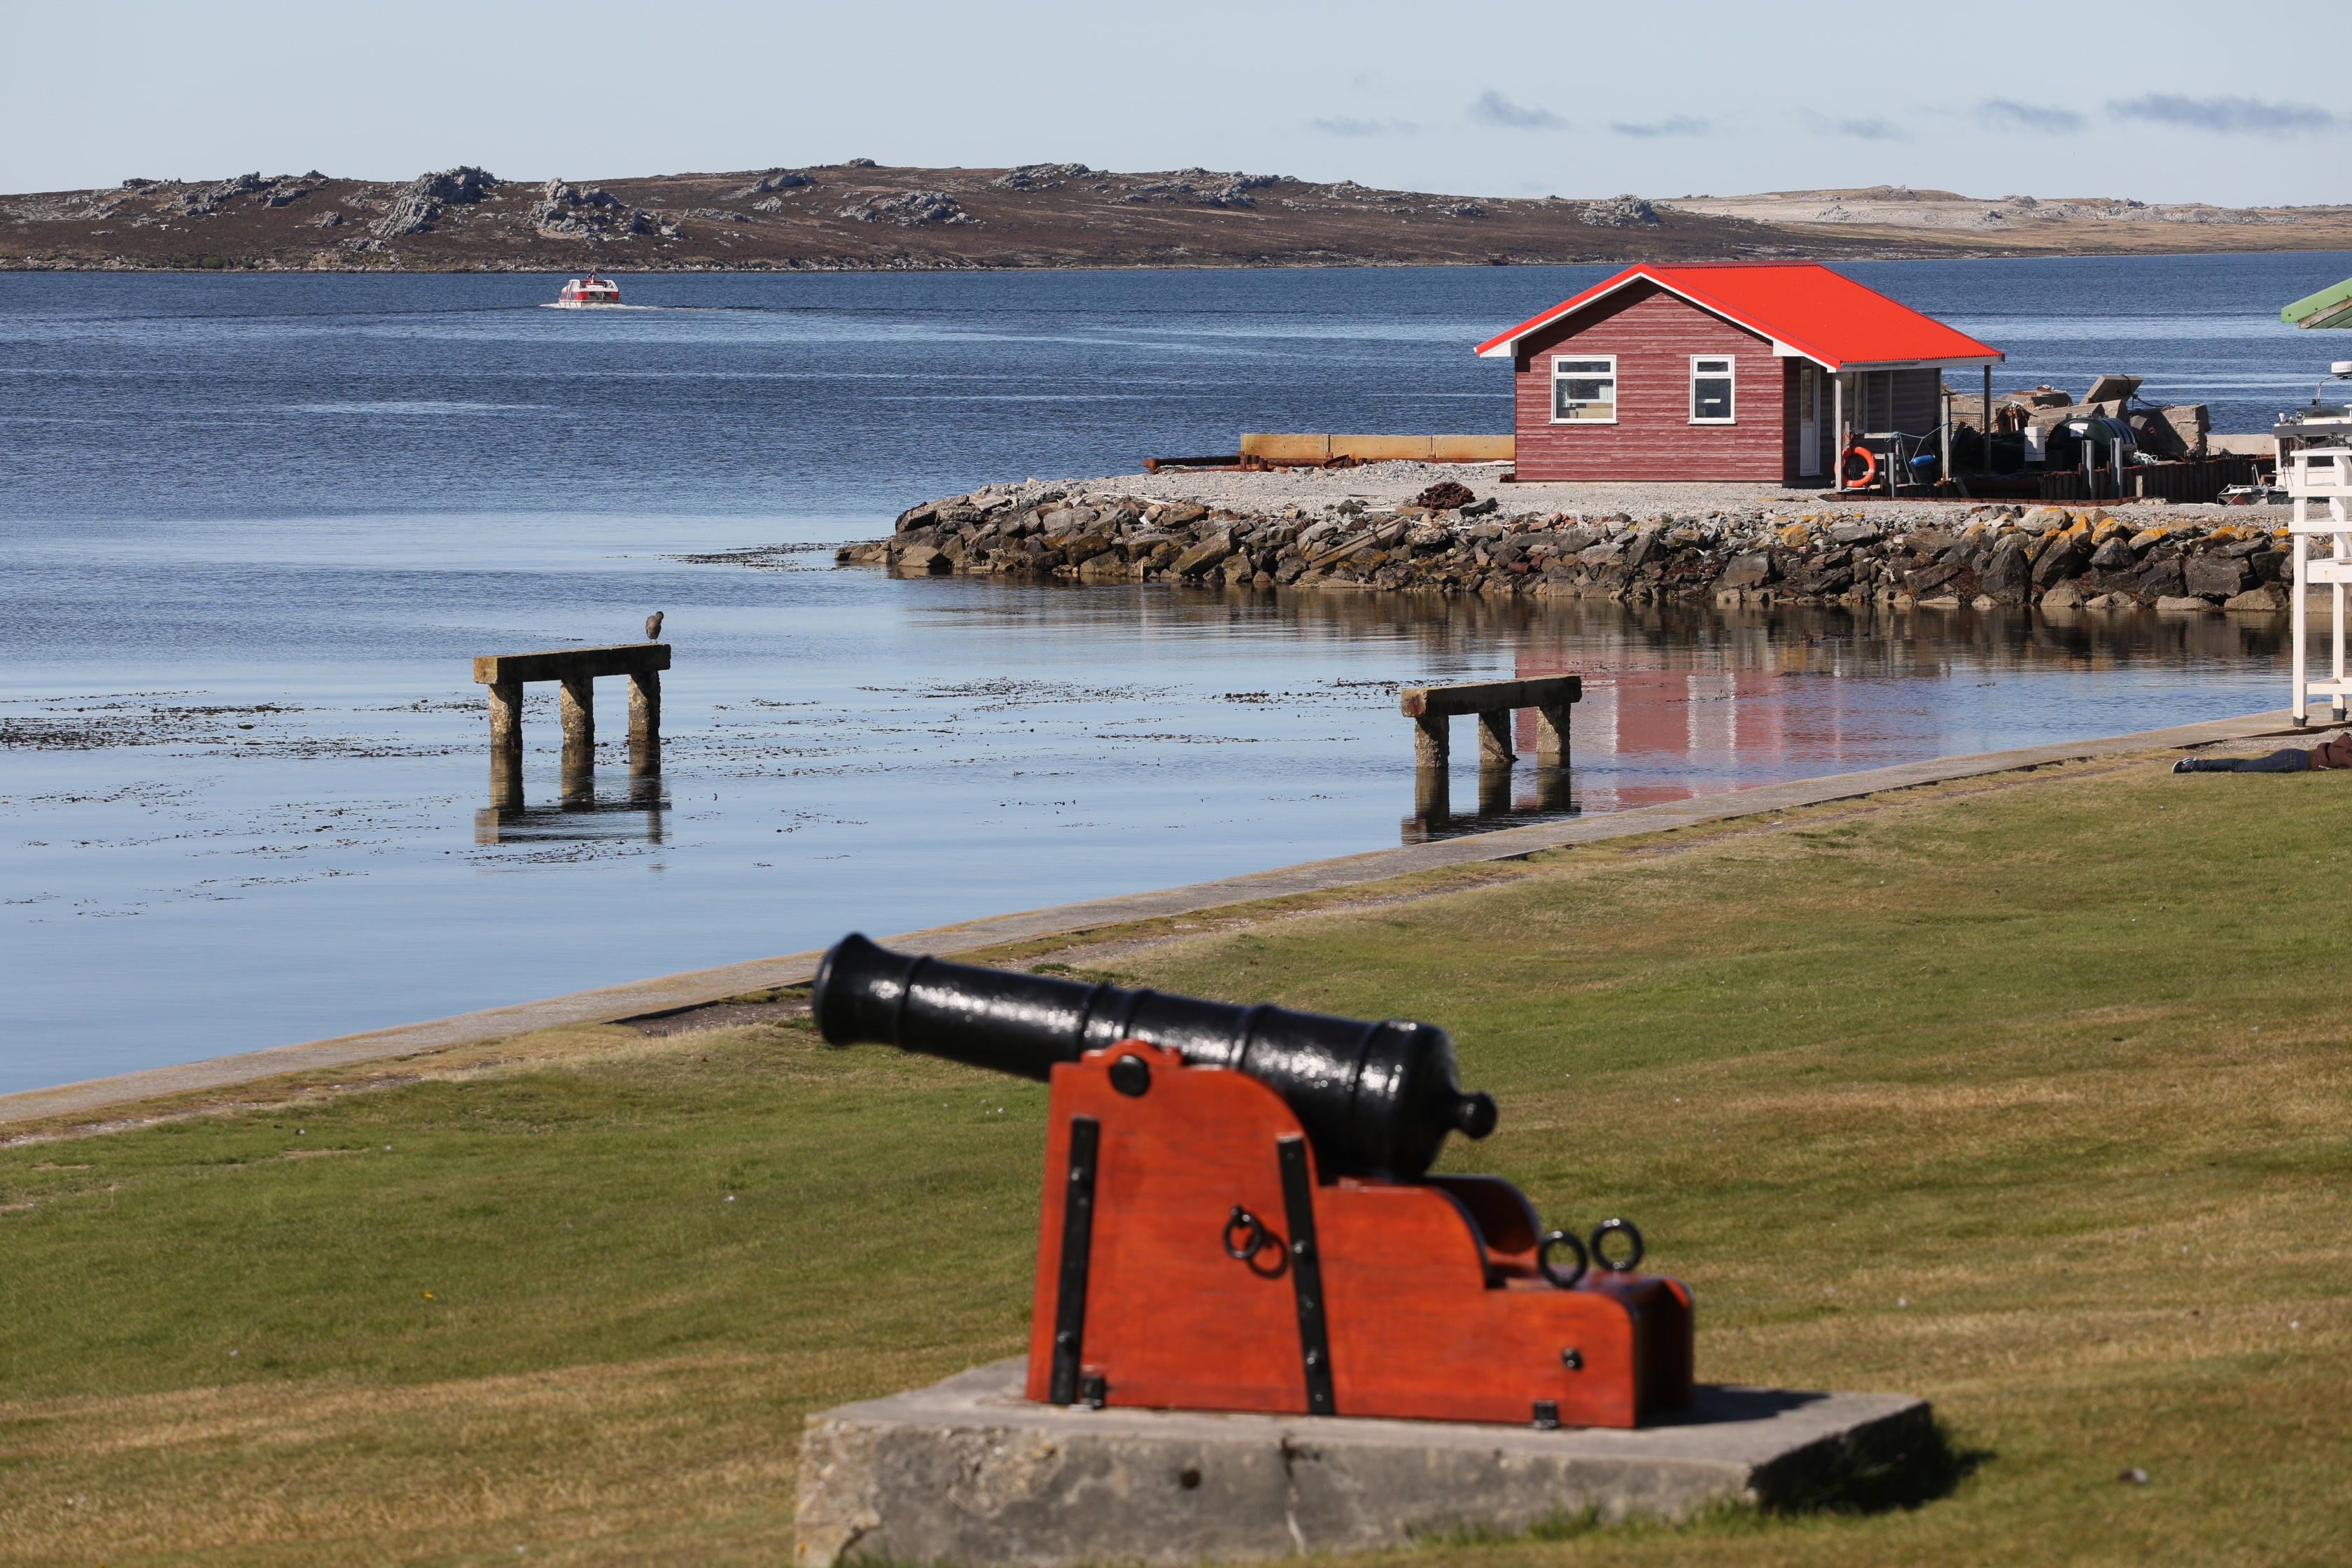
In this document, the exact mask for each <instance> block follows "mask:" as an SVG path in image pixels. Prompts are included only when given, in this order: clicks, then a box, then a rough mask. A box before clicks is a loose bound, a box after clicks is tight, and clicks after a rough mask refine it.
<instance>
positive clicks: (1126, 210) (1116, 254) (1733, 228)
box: [0, 161, 2352, 272]
mask: <svg viewBox="0 0 2352 1568" xmlns="http://www.w3.org/2000/svg"><path fill="white" fill-rule="evenodd" d="M2337 247H2347V248H2352V208H2347V207H2299V208H2263V209H2234V208H2231V209H2224V208H2213V207H2204V208H2192V207H2179V206H2166V207H2147V206H2144V205H2140V204H2137V203H2130V202H2121V201H2105V200H2087V199H2086V200H2081V201H2070V202H2064V203H2046V204H2040V205H2036V204H2033V203H2032V202H2030V201H2028V200H2026V199H2024V198H2003V199H2002V200H2000V201H1979V200H1973V199H1971V198H1968V197H1962V196H1958V195H1953V194H1952V193H1949V192H1913V191H1909V190H1898V189H1895V188H1891V187H1883V186H1882V187H1879V188H1878V189H1876V190H1874V191H1845V192H1837V191H1824V192H1798V193H1776V194H1773V195H1762V196H1743V197H1723V198H1716V197H1684V198H1681V199H1679V200H1674V201H1668V200H1663V199H1660V200H1654V201H1643V200H1641V199H1639V198H1637V197H1633V196H1615V197H1608V198H1571V197H1560V196H1545V197H1541V198H1535V199H1528V198H1504V197H1492V196H1478V197H1469V196H1448V195H1430V194H1428V193H1426V192H1418V191H1386V190H1375V189H1372V188H1370V187H1369V186H1364V185H1359V184H1354V183H1353V182H1351V181H1341V182H1339V184H1313V183H1309V182H1307V181H1303V180H1296V179H1291V178H1288V177H1286V176H1277V175H1253V174H1218V173H1213V172H1211V171H1209V170H1205V169H1181V170H1176V171H1173V172H1170V173H1164V174H1110V173H1107V172H1104V171H1101V170H1097V169H1089V168H1087V166H1086V165H1084V164H1082V163H1048V164H1030V165H1027V166H1024V167H1022V168H1017V169H899V168H882V167H878V166H877V165H875V164H873V163H867V162H864V161H859V162H854V163H845V164H824V165H814V166H808V167H803V168H797V169H782V168H779V169H760V170H746V171H740V172H737V173H734V174H665V175H657V176H649V177H646V178H641V179H613V180H606V181H604V182H602V183H601V184H590V183H585V182H573V183H565V182H562V181H558V180H548V181H539V182H524V181H517V180H501V179H499V178H498V177H496V176H495V175H492V174H488V173H487V172H485V171H483V170H479V169H473V168H460V169H452V170H446V171H443V172H441V173H437V174H424V175H420V176H419V177H417V178H416V179H415V180H413V181H409V182H406V183H383V182H367V181H360V180H346V179H336V178H332V177H330V176H328V175H325V174H319V173H317V172H316V171H313V172H312V173H310V174H299V175H297V174H279V175H274V176H268V177H265V176H263V175H261V174H244V175H239V176H237V177H236V178H232V179H226V180H215V181H179V180H129V181H125V182H124V183H123V184H121V185H118V186H114V187H112V188H110V189H105V190H92V191H64V192H48V193H42V194H37V195H18V196H0V268H13V269H20V270H21V269H28V268H37V269H48V268H69V269H81V268H272V269H277V268H294V269H304V270H318V269H327V270H376V269H383V268H404V269H411V270H426V271H433V270H481V271H510V270H528V271H563V270H576V269H579V268H586V267H592V266H593V267H595V268H603V269H605V270H619V271H632V272H645V271H659V270H671V269H678V270H761V269H813V270H948V269H962V268H1051V267H1106V268H1118V267H1316V266H1381V265H1458V264H1464V263H1470V264H1478V263H1497V264H1533V263H1558V262H1613V261H1627V260H1636V259H1657V260H1677V259H1678V260H1696V259H1699V258H1734V259H1736V258H1769V257H1783V256H1810V257H1818V258H1826V259H1837V258H1853V259H1859V258H1874V257H1896V256H1956V255H1970V256H1999V255H2018V254H2033V253H2048V252H2100V251H2108V252H2113V251H2158V250H2235V249H2323V248H2337Z"/></svg>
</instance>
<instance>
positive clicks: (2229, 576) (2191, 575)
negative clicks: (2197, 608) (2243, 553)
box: [2182, 555, 2254, 599]
mask: <svg viewBox="0 0 2352 1568" xmlns="http://www.w3.org/2000/svg"><path fill="white" fill-rule="evenodd" d="M2182 576H2183V578H2184V580H2185V582H2186V584H2187V586H2188V589H2189V592H2190V593H2191V594H2194V595H2198V596H2200V598H2207V599H2227V598H2231V597H2233V596H2234V595H2239V594H2242V593H2244V592H2245V591H2246V590H2247V589H2249V588H2251V587H2252V586H2253V585H2254V569H2253V568H2252V567H2251V566H2249V565H2247V564H2246V563H2245V562H2243V561H2242V560H2232V559H2231V558H2230V557H2229V556H2226V555H2192V556H2190V557H2189V565H2188V568H2187V570H2186V571H2185V572H2184V573H2183V574H2182Z"/></svg>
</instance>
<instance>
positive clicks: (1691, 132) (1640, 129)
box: [1609, 114, 1715, 138]
mask: <svg viewBox="0 0 2352 1568" xmlns="http://www.w3.org/2000/svg"><path fill="white" fill-rule="evenodd" d="M1609 129H1610V130H1611V131H1612V132H1616V133H1617V134H1618V135H1620V136H1640V137H1644V138H1648V137H1657V136H1709V135H1713V134H1714V132H1715V122H1714V121H1711V120H1694V119H1692V118H1691V117H1690V116H1689V115H1687V114H1671V115H1668V116H1667V117H1666V118H1665V119H1664V120H1652V121H1643V122H1640V123H1635V124H1628V123H1626V122H1625V121H1622V120H1621V121H1611V122H1610V126H1609Z"/></svg>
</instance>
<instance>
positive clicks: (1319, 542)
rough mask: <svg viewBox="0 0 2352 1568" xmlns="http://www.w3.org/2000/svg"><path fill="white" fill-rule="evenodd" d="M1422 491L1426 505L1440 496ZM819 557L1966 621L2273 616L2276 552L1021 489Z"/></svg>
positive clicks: (2182, 532) (918, 566) (940, 508)
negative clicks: (2028, 615)
mask: <svg viewBox="0 0 2352 1568" xmlns="http://www.w3.org/2000/svg"><path fill="white" fill-rule="evenodd" d="M1456 488H1459V487H1454V486H1450V485H1449V486H1446V487H1444V489H1445V490H1448V491H1450V490H1452V489H1456ZM1438 490H1439V487H1433V489H1432V490H1431V491H1429V492H1424V497H1425V499H1430V500H1454V496H1453V495H1451V494H1441V493H1438ZM835 559H836V561H837V562H838V563H841V564H845V565H852V564H866V565H884V566H888V567H890V568H892V569H893V570H894V571H897V572H898V573H900V574H940V573H966V574H989V575H1014V576H1024V577H1064V578H1075V579H1076V580H1078V581H1081V582H1089V583H1103V582H1107V583H1149V582H1171V583H1181V584H1198V585H1202V586H1223V587H1229V588H1254V589H1261V590H1263V589H1272V588H1292V589H1328V590H1354V591H1361V590H1366V589H1373V590H1387V591H1391V592H1421V593H1437V594H1477V595H1488V596H1503V597H1530V598H1537V599H1549V598H1581V597H1599V598H1608V599H1614V600H1619V601H1622V602H1658V601H1664V600H1675V599H1680V600H1697V601H1700V602H1711V603H1716V604H1734V605H1743V604H1774V603H1789V604H1798V605H1847V606H1850V607H1860V606H1863V605H1886V606H1890V607H1906V606H1911V605H1918V606H1922V607H1927V608H1943V609H1958V608H1960V607H1962V606H1970V607H1974V608H1976V609H1979V610H1990V609H2000V608H2006V607H2023V606H2027V605H2036V604H2038V605H2041V606H2042V608H2044V609H2047V610H2070V609H2079V608H2093V609H2131V608H2141V607H2148V608H2156V609H2163V610H2171V611H2191V610H2193V611H2197V612H2204V611H2209V610H2219V609H2222V608H2227V609H2232V610H2276V609H2280V608H2283V607H2284V605H2285V603H2286V597H2285V595H2284V592H2283V591H2282V590H2280V589H2279V587H2278V583H2279V580H2280V578H2281V576H2282V574H2286V573H2287V572H2288V569H2287V567H2286V565H2285V563H2286V556H2285V554H2284V550H2283V548H2282V546H2281V543H2280V540H2279V538H2278V537H2277V536H2275V535H2273V534H2272V533H2270V532H2268V531H2264V530H2263V528H2261V527H2260V526H2258V525H2257V526H2251V527H2250V526H2240V525H2237V524H2232V523H2203V522H2171V523H2158V524H2151V525H2148V526H2145V527H2143V526H2140V525H2138V524H2136V523H2134V522H2131V521H2126V520H2125V519H2123V518H2118V517H2114V516H2110V515H2109V514H2108V513H2106V512H2105V511H2103V510H2098V509H2096V508H2093V509H2090V510H2080V511H2074V512H2068V511H2065V510H2061V509H2059V508H2055V507H2042V508H2037V509H2034V510H2031V511H2024V510H2019V509H2017V508H2013V507H1983V508H1979V509H1977V510H1974V511H1972V512H1969V513H1967V514H1965V515H1964V516H1961V517H1959V518H1958V519H1954V518H1952V517H1951V515H1950V514H1949V513H1948V512H1945V513H1938V514H1927V513H1918V514H1906V513H1902V512H1893V511H1886V510H1879V511H1874V512H1871V513H1867V514H1863V513H1830V512H1820V513H1811V514H1807V515H1803V516H1801V517H1798V518H1795V519H1786V518H1778V517H1772V516H1768V515H1767V514H1765V513H1762V512H1749V513H1726V512H1711V513H1706V514H1702V515H1683V516H1670V515H1664V514H1660V515H1655V516H1652V517H1647V518H1643V519H1640V520H1638V521H1637V520H1635V519H1633V518H1632V517H1629V516H1626V515H1624V514H1622V513H1618V514H1615V515H1612V516H1608V517H1599V518H1584V517H1580V516H1578V517H1571V516H1570V515H1568V514H1565V513H1562V512H1558V511H1553V512H1546V513H1534V512H1520V513H1517V514H1511V515H1505V514H1504V513H1503V510H1502V507H1501V504H1500V502H1499V501H1498V500H1496V498H1495V497H1494V496H1491V495H1490V496H1488V497H1486V498H1485V499H1484V500H1471V501H1469V502H1468V503H1467V504H1466V505H1458V506H1453V507H1430V506H1423V505H1400V506H1394V507H1383V508H1376V509H1368V508H1366V507H1365V506H1364V505H1363V504H1362V503H1361V502H1359V501H1342V502H1340V503H1339V504H1338V505H1336V506H1330V507H1326V508H1321V509H1317V508H1312V507H1307V506H1298V505H1290V506H1284V507H1281V508H1278V509H1273V510H1234V509H1230V508H1223V507H1219V508H1211V507H1208V506H1204V505H1202V504H1201V503H1198V502H1193V501H1182V500H1162V499H1155V498H1151V497H1146V496H1136V495H1130V494H1118V493H1108V492H1095V491H1068V490H1064V489H1055V488H1052V487H1041V486H1037V485H1034V484H1030V485H1008V486H991V487H987V488H984V489H979V490H975V491H972V492H971V493H970V494H968V495H960V496H949V497H947V498H945V499H943V500H936V501H929V502H927V503H925V504H924V505H921V506H918V507H914V508H911V509H909V510H908V511H907V512H905V513H904V514H902V515H901V516H900V517H899V519H898V528H897V531H895V532H894V533H893V534H892V535H891V537H889V538H888V539H885V540H877V541H874V542H870V543H866V544H855V545H849V546H845V547H844V548H843V549H842V550H841V551H840V552H838V554H837V555H836V557H835Z"/></svg>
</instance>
